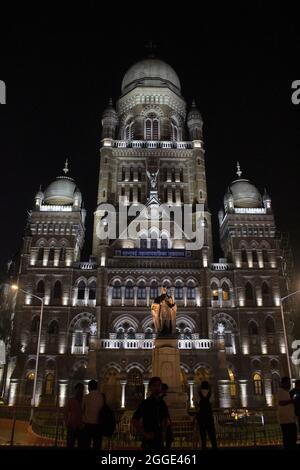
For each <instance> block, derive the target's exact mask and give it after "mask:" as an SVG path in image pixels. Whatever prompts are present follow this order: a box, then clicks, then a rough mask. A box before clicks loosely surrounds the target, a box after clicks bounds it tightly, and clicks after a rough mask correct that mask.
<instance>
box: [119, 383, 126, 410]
mask: <svg viewBox="0 0 300 470" xmlns="http://www.w3.org/2000/svg"><path fill="white" fill-rule="evenodd" d="M120 384H121V387H122V392H121V408H125V387H126V384H127V380H120Z"/></svg>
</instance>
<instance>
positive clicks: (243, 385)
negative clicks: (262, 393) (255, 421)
mask: <svg viewBox="0 0 300 470" xmlns="http://www.w3.org/2000/svg"><path fill="white" fill-rule="evenodd" d="M238 384H239V389H240V390H239V391H240V393H239V396H240V401H241V405H242V407H245V408H246V407H247V406H248V391H247V386H248V380H239V381H238Z"/></svg>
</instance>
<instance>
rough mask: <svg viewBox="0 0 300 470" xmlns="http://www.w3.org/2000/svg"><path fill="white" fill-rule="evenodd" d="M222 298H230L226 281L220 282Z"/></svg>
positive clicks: (224, 299)
mask: <svg viewBox="0 0 300 470" xmlns="http://www.w3.org/2000/svg"><path fill="white" fill-rule="evenodd" d="M222 299H223V301H226V300H230V289H229V286H228V284H227V283H226V282H224V283H223V284H222Z"/></svg>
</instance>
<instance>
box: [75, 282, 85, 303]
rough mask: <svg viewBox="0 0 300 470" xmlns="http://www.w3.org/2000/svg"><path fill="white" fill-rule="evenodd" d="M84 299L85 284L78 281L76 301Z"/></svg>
mask: <svg viewBox="0 0 300 470" xmlns="http://www.w3.org/2000/svg"><path fill="white" fill-rule="evenodd" d="M84 298H85V282H84V281H80V282H79V284H78V293H77V299H78V300H84Z"/></svg>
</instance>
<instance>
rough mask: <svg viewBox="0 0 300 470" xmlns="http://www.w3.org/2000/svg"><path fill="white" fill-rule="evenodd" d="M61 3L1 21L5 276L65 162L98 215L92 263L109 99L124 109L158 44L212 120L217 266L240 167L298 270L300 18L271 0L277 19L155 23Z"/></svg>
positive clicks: (201, 17)
mask: <svg viewBox="0 0 300 470" xmlns="http://www.w3.org/2000/svg"><path fill="white" fill-rule="evenodd" d="M96 3H97V2H96ZM51 5H52V8H53V10H50V9H47V10H46V9H45V10H44V11H38V12H37V11H36V12H35V14H36V15H37V16H33V15H31V14H30V13H29V12H28V5H26V6H23V9H20V8H21V7H20V6H18V8H16V11H15V12H12V11H10V12H8V13H7V14H5V15H4V16H3V17H2V19H1V22H3V20H4V19H5V21H4V22H3V23H2V28H1V32H0V79H1V80H4V81H5V82H6V86H7V105H4V106H0V157H1V185H0V210H1V230H0V237H1V240H0V263H1V269H2V270H3V267H4V263H5V262H6V261H7V260H8V259H9V258H10V257H12V256H13V255H14V253H16V252H17V251H18V249H20V246H21V238H22V233H23V229H24V225H25V222H26V214H27V210H30V209H31V208H32V205H33V198H34V195H35V192H36V191H37V190H38V188H39V185H40V184H42V187H43V189H44V188H45V187H46V186H47V184H49V183H50V182H51V181H52V180H53V179H55V177H56V176H58V175H59V174H61V170H62V168H63V165H64V161H65V159H66V157H68V158H69V162H70V169H71V172H70V176H72V177H74V178H75V180H76V182H77V184H78V186H79V188H80V189H81V191H82V193H83V197H84V202H85V206H86V208H87V212H88V219H87V240H86V246H85V250H84V253H83V259H88V257H89V254H90V252H91V236H92V220H93V211H94V209H95V204H96V193H97V184H98V170H99V146H100V132H101V114H102V111H103V109H104V108H105V106H106V104H107V102H108V98H109V97H110V96H111V97H112V98H113V100H114V103H115V101H116V99H117V97H118V96H119V94H120V85H121V80H122V77H123V76H124V73H125V72H126V70H127V69H128V68H129V67H130V66H131V65H132V64H133V63H134V62H137V61H138V60H140V59H142V58H144V57H145V56H146V55H147V50H146V48H145V44H147V42H149V40H152V41H154V42H155V43H156V44H157V49H156V54H157V56H158V57H159V58H161V59H162V60H165V61H166V62H168V63H169V64H170V65H171V66H172V67H173V68H174V69H175V70H176V72H177V74H178V75H179V78H180V81H181V85H182V94H183V96H184V97H185V99H186V101H187V103H188V105H190V104H191V101H192V99H193V98H195V100H196V102H197V105H198V107H199V109H200V112H201V113H202V116H203V120H204V143H205V148H206V169H207V183H208V206H209V208H210V210H211V212H212V214H213V221H214V239H215V258H216V260H217V258H218V257H219V256H222V253H221V252H220V248H219V245H218V222H217V213H218V210H219V208H220V206H221V204H222V200H223V196H224V193H225V191H226V188H227V186H228V184H229V183H230V182H231V181H232V180H233V179H235V176H236V175H235V168H236V161H237V160H238V161H239V162H240V164H241V168H242V170H243V177H246V178H249V179H250V180H251V181H252V182H253V183H255V184H256V186H257V187H258V188H259V189H260V190H261V191H263V189H264V187H266V188H267V190H268V192H269V194H270V195H271V198H272V204H273V208H274V211H275V217H276V222H277V227H278V230H280V231H284V232H289V233H290V236H291V242H292V246H293V250H294V256H295V262H296V266H299V267H300V243H299V239H300V226H299V214H300V194H299V189H300V179H299V171H298V166H299V165H298V160H299V157H300V105H299V106H295V105H293V104H292V102H291V93H292V91H291V83H292V81H293V80H296V79H300V73H299V72H300V71H299V69H298V71H297V61H299V57H300V55H299V38H300V34H299V31H298V30H299V29H300V28H299V27H298V25H297V15H296V14H294V15H293V12H291V13H292V14H291V16H290V17H288V16H287V15H285V14H284V13H283V12H282V11H280V10H279V9H278V8H277V7H276V6H275V5H276V4H274V3H273V4H272V5H273V6H272V10H271V11H268V12H267V13H266V12H263V11H262V10H261V8H256V9H254V7H253V10H252V11H249V10H241V11H240V10H238V11H237V10H235V11H234V14H232V13H231V12H230V11H226V12H225V13H224V12H220V11H217V10H216V11H215V12H214V13H213V14H212V13H210V14H207V13H204V11H203V10H202V13H197V14H196V12H194V11H192V9H189V11H188V10H186V11H185V14H183V15H181V14H178V15H177V18H175V19H171V17H170V16H169V14H168V13H166V15H165V16H164V15H163V14H160V15H155V14H154V13H153V14H149V15H147V13H146V11H144V10H142V5H143V4H140V6H141V10H140V11H138V12H135V13H138V14H139V15H140V18H139V19H138V18H137V19H136V20H133V16H131V14H129V15H128V16H127V17H123V13H122V12H121V11H119V13H118V14H117V13H116V11H115V12H110V14H108V13H104V12H103V11H102V10H101V7H100V2H98V7H96V6H95V3H94V2H92V3H89V2H85V3H84V5H86V6H85V7H84V9H83V8H82V9H81V10H74V8H75V7H72V6H71V5H72V4H71V3H70V4H69V5H70V6H69V9H68V10H67V11H64V12H62V11H61V7H60V8H58V9H56V10H55V4H53V3H51ZM53 5H54V6H53ZM149 5H150V4H149ZM190 10H191V11H190ZM143 11H144V12H143ZM117 16H118V18H117ZM299 271H300V269H299Z"/></svg>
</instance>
